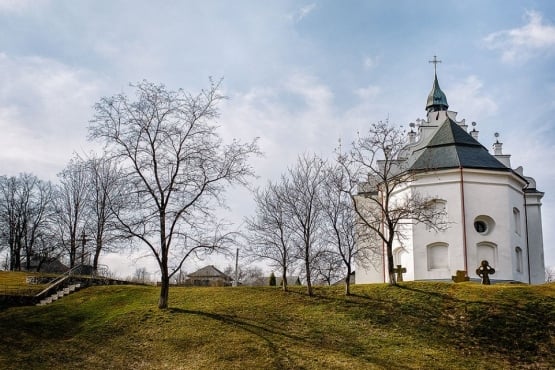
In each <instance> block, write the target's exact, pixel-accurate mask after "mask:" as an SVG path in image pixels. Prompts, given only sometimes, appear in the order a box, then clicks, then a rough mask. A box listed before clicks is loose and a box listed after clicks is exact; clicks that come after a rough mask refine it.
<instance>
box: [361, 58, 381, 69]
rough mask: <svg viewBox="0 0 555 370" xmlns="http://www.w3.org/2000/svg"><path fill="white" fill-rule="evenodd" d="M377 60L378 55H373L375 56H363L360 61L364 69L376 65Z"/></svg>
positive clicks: (378, 60)
mask: <svg viewBox="0 0 555 370" xmlns="http://www.w3.org/2000/svg"><path fill="white" fill-rule="evenodd" d="M379 62H380V57H379V56H375V57H372V56H365V57H364V59H363V61H362V65H363V66H364V69H373V68H376V67H377V66H378V64H379Z"/></svg>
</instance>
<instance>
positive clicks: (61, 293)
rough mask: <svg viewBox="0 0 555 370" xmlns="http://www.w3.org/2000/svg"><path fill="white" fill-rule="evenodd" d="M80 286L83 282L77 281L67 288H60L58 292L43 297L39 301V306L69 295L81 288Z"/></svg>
mask: <svg viewBox="0 0 555 370" xmlns="http://www.w3.org/2000/svg"><path fill="white" fill-rule="evenodd" d="M79 288H81V284H80V283H76V284H71V285H69V286H68V287H66V288H63V289H61V290H58V291H57V292H55V293H53V294H51V295H50V296H48V297H46V298H43V299H41V300H40V302H39V303H37V304H36V305H37V306H45V305H47V304H49V303H52V302H54V301H57V300H58V299H61V298H62V297H64V296H66V295H69V294H71V293H73V292H75V291H77V290H79Z"/></svg>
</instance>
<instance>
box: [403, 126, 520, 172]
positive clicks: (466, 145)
mask: <svg viewBox="0 0 555 370" xmlns="http://www.w3.org/2000/svg"><path fill="white" fill-rule="evenodd" d="M412 155H413V156H416V159H415V160H414V162H413V164H412V166H411V167H410V169H411V170H435V169H445V168H459V167H462V168H480V169H489V170H500V171H510V169H509V168H508V167H506V166H505V165H504V164H502V163H501V162H500V161H498V160H497V158H495V157H494V156H493V155H491V154H490V153H489V152H488V150H487V149H486V148H484V146H483V145H482V144H480V143H479V142H478V141H476V139H474V138H473V137H472V136H471V135H470V134H469V133H467V132H466V131H465V130H464V129H462V128H461V127H460V126H459V125H458V124H457V123H456V122H455V121H453V120H452V119H450V118H448V119H446V120H445V122H444V123H443V124H442V125H441V126H440V127H439V129H438V130H437V131H436V133H435V134H434V136H432V138H431V139H430V141H429V142H428V144H427V145H426V146H425V147H423V148H420V149H418V150H415V151H414V153H413V154H412Z"/></svg>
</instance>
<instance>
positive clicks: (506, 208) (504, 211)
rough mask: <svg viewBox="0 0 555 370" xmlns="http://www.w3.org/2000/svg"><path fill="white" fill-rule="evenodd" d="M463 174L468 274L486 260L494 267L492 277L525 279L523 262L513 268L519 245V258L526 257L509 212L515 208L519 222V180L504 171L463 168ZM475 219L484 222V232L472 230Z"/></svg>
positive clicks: (522, 234)
mask: <svg viewBox="0 0 555 370" xmlns="http://www.w3.org/2000/svg"><path fill="white" fill-rule="evenodd" d="M464 176H465V179H464V180H465V183H464V191H465V210H466V212H465V213H466V225H467V227H466V230H467V235H466V237H467V252H468V275H469V276H470V277H471V278H472V277H473V278H478V276H477V275H476V272H475V270H476V268H477V267H478V266H479V264H480V262H481V260H482V259H487V260H488V262H489V264H490V265H491V266H492V267H493V268H495V270H496V273H495V275H494V276H492V278H493V279H497V280H519V281H525V282H527V275H528V271H527V264H522V265H521V266H520V267H518V268H517V262H518V261H517V255H516V247H519V248H520V250H521V251H522V255H521V258H522V259H523V260H525V259H526V258H527V255H526V235H525V231H524V230H522V229H521V231H520V233H517V232H515V227H516V226H515V221H514V213H513V210H514V209H518V210H519V212H520V215H519V220H520V222H522V224H523V217H522V216H523V213H524V206H523V195H522V191H521V190H520V189H521V187H522V185H523V184H522V182H520V181H518V180H517V178H516V177H515V176H514V175H512V174H510V173H507V172H494V171H472V170H465V175H464ZM477 221H478V222H484V223H485V224H486V225H487V230H486V231H485V232H480V231H478V230H476V227H475V222H477ZM490 259H491V260H490ZM518 270H520V271H518Z"/></svg>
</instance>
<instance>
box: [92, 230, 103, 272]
mask: <svg viewBox="0 0 555 370" xmlns="http://www.w3.org/2000/svg"><path fill="white" fill-rule="evenodd" d="M101 250H102V239H101V238H97V239H96V248H95V251H94V259H93V271H96V269H97V268H98V259H99V257H100V251H101Z"/></svg>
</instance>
